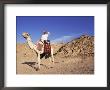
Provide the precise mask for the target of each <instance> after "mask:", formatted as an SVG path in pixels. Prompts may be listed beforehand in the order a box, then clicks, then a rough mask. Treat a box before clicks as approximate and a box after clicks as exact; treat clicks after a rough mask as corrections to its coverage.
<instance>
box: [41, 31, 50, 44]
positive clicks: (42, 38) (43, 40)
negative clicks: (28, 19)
mask: <svg viewBox="0 0 110 90" xmlns="http://www.w3.org/2000/svg"><path fill="white" fill-rule="evenodd" d="M49 34H50V32H46V31H44V32H43V35H42V36H41V39H40V41H41V42H43V43H45V42H49V43H50V40H48V36H49Z"/></svg>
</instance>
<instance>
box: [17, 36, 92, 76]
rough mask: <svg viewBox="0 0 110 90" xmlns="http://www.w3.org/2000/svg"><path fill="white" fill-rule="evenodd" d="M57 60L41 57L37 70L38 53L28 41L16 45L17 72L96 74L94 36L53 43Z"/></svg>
mask: <svg viewBox="0 0 110 90" xmlns="http://www.w3.org/2000/svg"><path fill="white" fill-rule="evenodd" d="M52 47H53V48H54V58H55V62H54V63H52V62H50V60H49V59H48V58H47V59H45V58H43V59H41V69H40V70H36V68H37V67H38V65H37V55H36V53H35V52H34V51H32V50H31V49H30V48H29V46H28V45H27V43H17V45H16V53H17V54H16V73H17V74H94V38H93V37H90V36H85V35H84V36H81V37H80V38H77V39H75V40H72V41H71V42H68V43H66V44H63V43H62V44H52Z"/></svg>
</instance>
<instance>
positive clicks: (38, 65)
mask: <svg viewBox="0 0 110 90" xmlns="http://www.w3.org/2000/svg"><path fill="white" fill-rule="evenodd" d="M40 63H41V61H40V53H38V69H40Z"/></svg>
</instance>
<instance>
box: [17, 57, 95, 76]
mask: <svg viewBox="0 0 110 90" xmlns="http://www.w3.org/2000/svg"><path fill="white" fill-rule="evenodd" d="M36 61H37V59H35V58H27V59H26V58H19V59H17V74H93V73H94V59H93V57H88V58H86V59H81V58H78V57H77V58H59V57H56V58H55V63H54V64H53V63H52V62H50V61H49V59H42V60H41V69H40V70H38V71H36V68H37V63H36Z"/></svg>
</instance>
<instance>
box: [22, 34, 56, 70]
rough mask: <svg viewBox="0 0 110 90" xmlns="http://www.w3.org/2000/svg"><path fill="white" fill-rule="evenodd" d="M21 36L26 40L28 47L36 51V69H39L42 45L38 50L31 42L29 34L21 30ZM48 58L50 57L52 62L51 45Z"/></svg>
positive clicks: (42, 51) (42, 50)
mask: <svg viewBox="0 0 110 90" xmlns="http://www.w3.org/2000/svg"><path fill="white" fill-rule="evenodd" d="M22 36H23V37H24V38H25V39H26V42H27V44H28V46H29V47H30V49H32V50H33V51H35V52H36V54H37V60H38V67H37V69H38V70H39V69H40V63H41V60H40V55H41V54H43V53H44V46H43V47H42V49H41V50H38V49H37V45H36V44H34V43H33V42H32V40H31V36H30V34H29V33H27V32H23V33H22ZM39 43H42V42H40V41H39ZM49 59H50V61H51V62H53V63H54V57H53V48H52V47H51V55H50V57H49Z"/></svg>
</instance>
